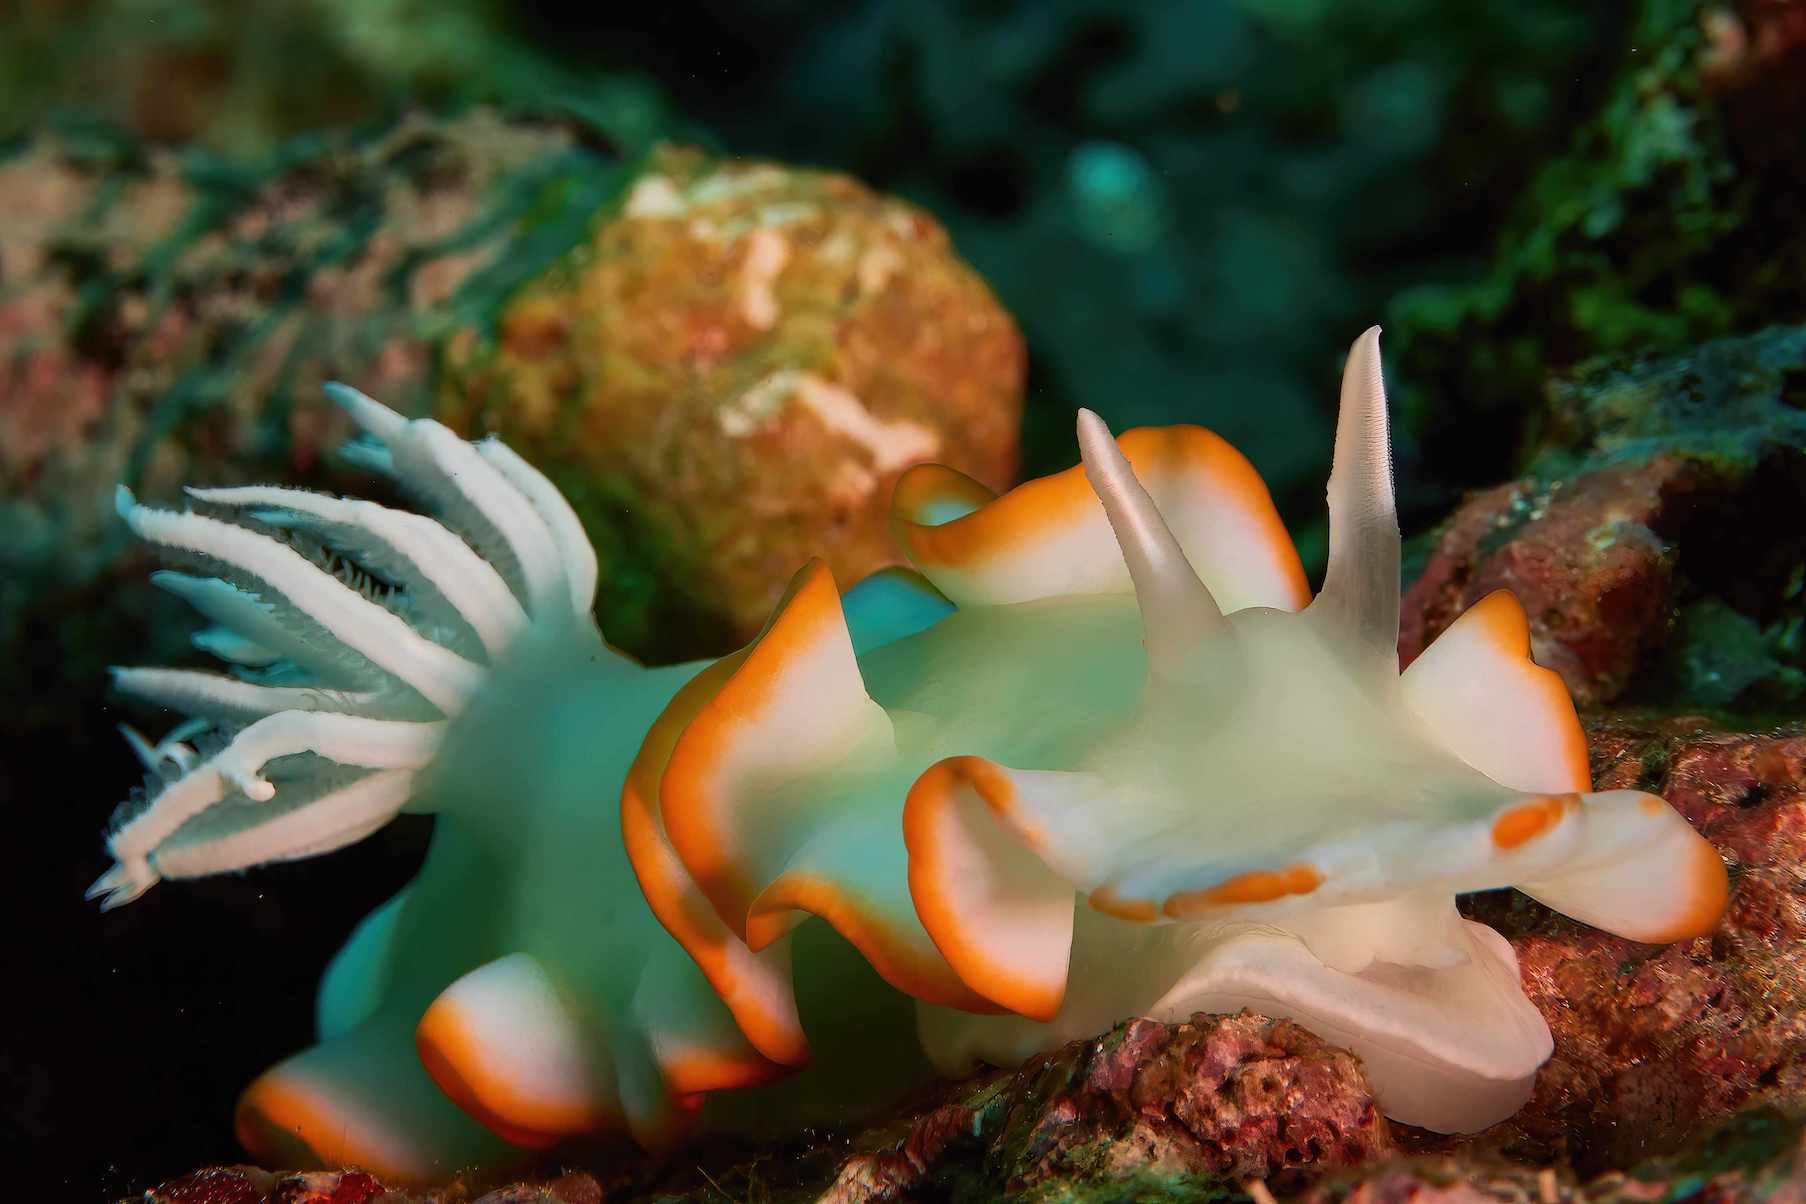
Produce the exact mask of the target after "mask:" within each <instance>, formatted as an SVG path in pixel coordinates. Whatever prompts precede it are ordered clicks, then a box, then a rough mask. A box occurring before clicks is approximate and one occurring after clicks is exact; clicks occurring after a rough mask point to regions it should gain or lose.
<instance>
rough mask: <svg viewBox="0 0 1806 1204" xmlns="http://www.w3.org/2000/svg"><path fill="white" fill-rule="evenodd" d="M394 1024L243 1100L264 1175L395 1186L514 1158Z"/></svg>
mask: <svg viewBox="0 0 1806 1204" xmlns="http://www.w3.org/2000/svg"><path fill="white" fill-rule="evenodd" d="M410 1028H411V1025H409V1024H408V1023H407V1021H406V1019H405V1018H404V1017H401V1016H396V1015H391V1016H386V1017H384V1018H382V1019H380V1020H379V1021H377V1022H374V1023H371V1024H368V1025H365V1026H362V1027H359V1028H357V1029H355V1030H353V1031H351V1032H349V1033H345V1034H342V1035H340V1036H337V1037H334V1038H332V1039H330V1040H327V1041H324V1042H322V1043H321V1044H319V1045H315V1046H313V1047H312V1048H310V1049H307V1050H304V1051H302V1052H301V1053H298V1054H296V1055H294V1056H293V1057H291V1058H288V1059H286V1060H285V1061H283V1062H281V1063H279V1064H277V1065H276V1066H273V1067H271V1068H270V1069H269V1070H266V1071H265V1072H264V1073H263V1074H262V1075H260V1076H259V1077H258V1078H257V1079H256V1080H255V1081H254V1082H252V1084H251V1085H250V1086H249V1087H247V1088H246V1089H245V1091H244V1093H243V1094H242V1095H241V1096H240V1097H239V1102H238V1108H237V1112H236V1115H235V1117H234V1129H235V1131H236V1134H237V1137H238V1140H239V1144H241V1145H243V1146H244V1147H245V1149H247V1150H249V1151H250V1152H251V1154H252V1155H253V1156H254V1157H256V1158H257V1159H258V1160H259V1161H260V1162H263V1163H264V1164H265V1165H268V1166H282V1167H295V1166H303V1167H305V1166H327V1167H344V1166H356V1167H364V1168H367V1169H370V1170H373V1171H377V1172H378V1173H380V1174H381V1175H383V1176H384V1177H385V1178H388V1179H391V1180H393V1181H395V1182H396V1183H398V1184H429V1183H433V1182H443V1181H445V1180H447V1179H450V1178H451V1177H452V1176H453V1175H454V1174H456V1173H457V1172H458V1171H459V1170H461V1169H463V1168H465V1167H469V1166H477V1165H495V1164H498V1163H501V1162H505V1161H508V1160H510V1159H514V1158H518V1157H519V1155H518V1154H514V1153H512V1152H511V1149H510V1146H509V1145H508V1144H507V1143H505V1142H504V1141H503V1140H502V1139H501V1138H499V1137H497V1136H496V1135H495V1134H494V1133H493V1132H491V1131H490V1130H489V1129H487V1128H485V1127H484V1126H483V1125H481V1124H479V1123H478V1122H477V1121H475V1120H473V1119H472V1118H471V1117H470V1116H468V1115H466V1114H465V1113H464V1112H463V1111H461V1110H460V1108H459V1107H458V1105H457V1104H455V1103H453V1102H452V1100H451V1099H449V1098H447V1097H446V1095H445V1094H444V1093H443V1092H441V1091H440V1089H439V1087H438V1085H437V1084H436V1083H435V1082H434V1081H433V1080H432V1079H431V1078H430V1077H428V1075H427V1072H426V1070H425V1069H424V1068H423V1067H422V1066H421V1063H420V1060H419V1059H418V1058H417V1057H416V1056H415V1053H414V1048H413V1043H412V1041H411V1039H410V1038H411V1035H410V1032H409V1029H410Z"/></svg>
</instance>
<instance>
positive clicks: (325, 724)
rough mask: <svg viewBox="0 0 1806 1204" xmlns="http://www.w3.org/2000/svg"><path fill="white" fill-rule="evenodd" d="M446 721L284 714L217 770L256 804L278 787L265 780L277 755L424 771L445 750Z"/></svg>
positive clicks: (226, 752) (239, 741)
mask: <svg viewBox="0 0 1806 1204" xmlns="http://www.w3.org/2000/svg"><path fill="white" fill-rule="evenodd" d="M444 733H445V724H444V722H443V721H441V722H437V723H409V722H407V721H405V720H396V719H367V718H365V717H364V716H362V715H341V714H339V713H337V712H334V711H283V712H281V713H280V714H276V715H270V716H268V717H266V718H263V719H259V720H258V721H257V722H256V723H253V724H252V725H251V726H250V727H247V728H245V730H244V731H242V732H240V733H238V735H236V736H234V737H233V739H232V742H231V743H230V744H228V745H227V746H226V747H225V748H223V749H221V750H220V751H219V752H218V753H216V754H214V757H213V762H212V764H213V766H214V768H215V770H216V771H217V772H218V773H219V775H220V776H221V777H222V778H224V779H225V780H226V781H227V782H228V783H229V784H231V785H232V786H233V787H235V788H236V789H238V790H239V791H241V792H242V793H243V794H244V796H245V797H246V798H248V799H250V800H251V801H252V802H258V803H262V802H268V801H269V800H270V799H272V798H274V797H275V795H276V787H275V785H274V784H273V783H271V782H270V781H269V780H268V779H266V778H264V777H263V776H262V771H263V767H264V766H265V765H267V764H269V763H270V762H271V761H274V760H275V759H276V758H277V757H288V756H294V755H296V754H298V753H315V754H317V755H319V756H322V757H325V758H326V759H327V760H329V761H336V762H338V763H339V764H340V765H358V766H363V767H365V768H368V769H424V768H425V767H426V764H427V762H428V761H431V760H432V759H433V754H434V753H435V752H437V751H438V750H439V741H440V739H441V738H442V737H443V735H444Z"/></svg>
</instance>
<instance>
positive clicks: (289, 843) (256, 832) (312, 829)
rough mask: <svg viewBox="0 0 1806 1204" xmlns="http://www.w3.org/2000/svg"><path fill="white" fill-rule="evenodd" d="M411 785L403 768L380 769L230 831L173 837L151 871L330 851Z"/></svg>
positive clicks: (198, 869) (394, 809)
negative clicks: (192, 839)
mask: <svg viewBox="0 0 1806 1204" xmlns="http://www.w3.org/2000/svg"><path fill="white" fill-rule="evenodd" d="M413 785H414V775H413V774H412V773H411V772H409V771H408V770H405V769H389V770H383V771H380V772H378V773H373V774H370V775H368V776H366V777H362V778H359V779H357V780H356V781H354V782H352V783H350V784H349V785H346V786H341V787H340V788H339V789H337V790H334V791H332V792H330V793H328V794H325V795H322V796H321V797H319V798H317V799H315V800H313V801H312V802H309V803H305V804H303V805H301V806H299V807H296V808H294V809H293V810H290V811H282V812H278V813H275V814H273V815H272V816H271V817H270V818H269V819H268V820H266V821H265V822H263V823H260V824H256V825H253V826H251V827H248V828H245V829H243V830H241V831H238V832H233V833H231V834H230V835H226V836H220V837H217V838H215V839H211V840H205V841H196V842H194V843H193V844H184V843H183V842H182V841H181V839H180V838H179V837H178V838H177V839H176V840H175V841H172V842H171V843H170V845H169V846H168V847H166V848H160V849H158V850H157V852H156V855H155V862H156V870H155V872H156V873H157V874H158V876H160V877H164V878H199V877H204V876H205V875H207V874H219V873H224V872H226V871H228V870H239V869H246V868H248V867H250V866H253V865H261V864H263V863H265V862H270V861H293V860H296V859H298V858H302V857H312V856H315V855H316V854H319V853H330V852H332V851H333V850H334V849H341V848H344V847H345V846H346V845H348V844H353V843H355V842H357V841H359V840H362V839H363V838H364V837H366V836H368V835H369V834H370V833H372V832H374V831H376V830H377V829H378V828H380V827H382V826H383V825H384V824H386V823H388V822H389V821H390V820H391V819H393V818H395V816H396V815H397V814H399V813H400V811H401V809H402V807H403V806H404V805H405V804H406V803H407V801H408V796H409V794H410V793H411V791H412V790H413Z"/></svg>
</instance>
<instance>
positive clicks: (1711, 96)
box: [1388, 0, 1806, 481]
mask: <svg viewBox="0 0 1806 1204" xmlns="http://www.w3.org/2000/svg"><path fill="white" fill-rule="evenodd" d="M1630 8H1631V15H1630V22H1629V28H1628V29H1627V31H1626V33H1625V35H1624V36H1623V37H1622V38H1621V39H1619V40H1618V45H1619V47H1620V56H1621V57H1620V58H1619V62H1618V67H1617V71H1616V73H1615V74H1614V75H1613V76H1612V77H1611V79H1610V81H1609V83H1608V84H1607V85H1606V87H1605V89H1604V91H1603V94H1602V95H1601V97H1600V99H1599V103H1598V105H1597V107H1596V108H1595V109H1594V110H1593V113H1592V116H1591V117H1590V118H1589V119H1588V120H1587V121H1585V122H1584V123H1582V124H1581V125H1580V127H1579V128H1578V129H1576V130H1575V132H1574V134H1573V137H1572V140H1571V144H1570V146H1569V148H1568V151H1567V152H1566V153H1565V154H1563V155H1559V156H1556V157H1554V158H1553V159H1551V160H1550V161H1548V162H1546V163H1544V164H1543V165H1542V166H1541V168H1540V170H1539V171H1538V173H1537V175H1536V177H1535V179H1534V180H1533V182H1532V183H1531V185H1530V187H1528V188H1527V189H1525V190H1524V192H1523V193H1522V194H1521V195H1520V197H1519V198H1518V202H1517V205H1516V208H1515V211H1514V213H1513V215H1512V217H1511V219H1510V220H1509V221H1508V222H1507V223H1506V224H1505V226H1504V228H1503V230H1502V231H1501V236H1500V239H1499V246H1498V251H1497V253H1496V254H1495V255H1494V257H1493V259H1492V262H1491V264H1490V265H1489V266H1488V268H1487V270H1486V271H1485V272H1484V273H1483V274H1482V275H1481V276H1480V278H1479V279H1477V280H1473V281H1471V282H1464V283H1461V284H1456V285H1442V284H1426V285H1423V286H1420V287H1417V288H1413V289H1410V290H1407V291H1406V292H1404V293H1402V294H1400V295H1399V297H1398V298H1397V299H1396V300H1395V301H1394V303H1393V306H1392V313H1391V315H1390V316H1391V319H1392V320H1391V322H1390V323H1389V324H1388V333H1389V334H1391V335H1393V336H1394V341H1393V344H1392V346H1393V347H1394V348H1395V355H1394V359H1393V362H1394V364H1395V365H1397V368H1398V375H1399V378H1400V381H1401V382H1402V383H1403V384H1404V386H1405V387H1404V392H1403V395H1402V400H1403V402H1404V405H1405V408H1406V409H1407V411H1408V412H1409V413H1410V414H1411V416H1412V425H1414V426H1415V427H1417V429H1419V430H1420V432H1421V433H1422V435H1423V438H1424V444H1423V458H1424V463H1425V466H1426V468H1428V469H1429V470H1431V471H1437V470H1438V466H1439V465H1440V466H1443V467H1442V469H1441V470H1442V471H1447V470H1448V467H1449V466H1454V465H1460V466H1461V471H1462V472H1465V473H1467V474H1469V475H1468V476H1467V479H1468V480H1470V481H1471V480H1474V479H1485V478H1486V477H1492V478H1494V479H1497V478H1502V477H1504V476H1507V475H1509V474H1510V473H1511V472H1512V471H1513V470H1514V469H1515V468H1516V465H1515V464H1514V463H1513V460H1514V459H1515V457H1516V456H1517V455H1519V454H1520V453H1521V452H1522V451H1524V450H1525V449H1526V448H1528V447H1530V446H1533V445H1534V443H1535V442H1536V441H1537V440H1538V439H1539V437H1540V432H1539V431H1538V430H1537V426H1538V421H1537V415H1536V411H1535V408H1534V407H1533V406H1531V405H1530V404H1529V402H1530V399H1532V398H1534V397H1536V396H1537V395H1538V393H1539V391H1540V390H1541V388H1542V385H1543V382H1544V380H1545V379H1546V376H1547V374H1548V373H1549V372H1551V371H1555V372H1558V373H1560V372H1566V371H1568V370H1569V369H1571V368H1572V367H1573V366H1574V365H1577V364H1580V363H1583V362H1585V361H1587V360H1590V359H1593V358H1595V357H1598V356H1608V355H1609V356H1617V355H1623V354H1626V353H1629V352H1632V351H1644V350H1652V351H1656V352H1660V353H1674V352H1679V351H1682V350H1685V349H1687V348H1689V347H1693V346H1697V345H1699V344H1701V343H1704V342H1706V341H1707V340H1710V339H1714V338H1719V337H1723V336H1726V335H1731V334H1735V333H1739V332H1748V331H1754V330H1758V329H1760V328H1761V327H1762V326H1764V325H1766V324H1768V323H1771V322H1799V321H1802V320H1806V302H1803V299H1802V294H1801V292H1800V289H1799V287H1798V281H1799V279H1800V276H1801V272H1802V270H1806V229H1802V226H1801V224H1800V222H1799V220H1798V197H1799V189H1800V183H1801V172H1802V170H1803V169H1802V166H1801V164H1802V159H1801V156H1800V154H1799V138H1798V131H1799V128H1800V117H1799V114H1800V113H1801V111H1802V108H1803V106H1806V82H1803V81H1806V71H1802V70H1801V67H1800V64H1801V62H1802V61H1803V59H1806V38H1803V37H1802V33H1801V31H1802V28H1803V27H1806V22H1803V21H1802V19H1801V18H1800V15H1799V11H1798V9H1799V6H1798V5H1797V4H1791V3H1786V2H1784V0H1783V2H1780V3H1776V2H1774V0H1735V2H1732V3H1691V2H1686V3H1670V2H1667V0H1647V2H1645V3H1640V4H1636V5H1633V6H1630Z"/></svg>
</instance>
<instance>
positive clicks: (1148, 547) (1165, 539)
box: [1079, 410, 1223, 672]
mask: <svg viewBox="0 0 1806 1204" xmlns="http://www.w3.org/2000/svg"><path fill="white" fill-rule="evenodd" d="M1079 454H1080V456H1081V457H1082V458H1083V460H1084V464H1085V476H1086V478H1087V479H1089V480H1090V482H1091V488H1092V489H1093V490H1095V491H1096V493H1097V497H1098V500H1099V501H1100V502H1102V503H1103V505H1104V513H1105V514H1106V515H1107V516H1108V517H1109V519H1110V529H1111V530H1112V531H1114V532H1115V533H1116V542H1117V544H1118V545H1119V546H1120V547H1121V548H1122V555H1123V560H1124V562H1125V563H1126V564H1127V565H1128V567H1129V577H1130V579H1131V580H1133V581H1134V583H1135V600H1136V603H1137V605H1138V606H1139V607H1140V608H1141V622H1142V631H1143V636H1144V638H1145V640H1146V642H1147V648H1148V664H1149V667H1150V671H1153V672H1159V671H1160V670H1161V668H1162V667H1163V666H1172V665H1175V664H1178V663H1182V662H1183V661H1184V659H1185V658H1186V657H1187V656H1188V655H1189V654H1190V653H1191V652H1192V651H1193V650H1194V649H1196V648H1197V647H1198V645H1199V644H1200V643H1201V642H1202V641H1203V639H1204V638H1205V636H1206V635H1208V634H1209V633H1210V632H1211V631H1213V630H1214V629H1216V628H1217V627H1218V626H1220V625H1221V624H1222V622H1223V612H1222V610H1221V609H1220V608H1219V607H1218V606H1217V603H1216V599H1215V598H1213V597H1211V596H1210V591H1209V590H1208V589H1206V588H1205V586H1204V583H1203V582H1202V581H1200V580H1198V574H1197V571H1196V570H1194V569H1193V568H1192V565H1191V561H1190V560H1188V559H1187V558H1186V555H1185V549H1183V548H1181V547H1180V546H1179V541H1178V539H1177V538H1175V537H1174V535H1173V532H1172V529H1171V528H1169V527H1168V526H1167V525H1166V519H1165V518H1163V517H1162V516H1161V514H1160V509H1159V507H1157V506H1156V505H1155V504H1154V499H1153V498H1152V497H1150V496H1148V491H1147V490H1146V489H1145V488H1143V486H1142V484H1141V481H1140V480H1139V479H1137V478H1136V476H1135V470H1134V468H1133V467H1131V466H1130V464H1129V461H1128V460H1127V458H1125V457H1124V456H1123V454H1122V449H1121V448H1119V447H1118V446H1117V445H1116V439H1115V437H1114V436H1112V435H1111V434H1110V428H1109V427H1107V426H1105V425H1104V420H1103V419H1102V418H1099V417H1098V416H1097V415H1096V414H1094V413H1092V412H1091V411H1090V410H1080V411H1079Z"/></svg>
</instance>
